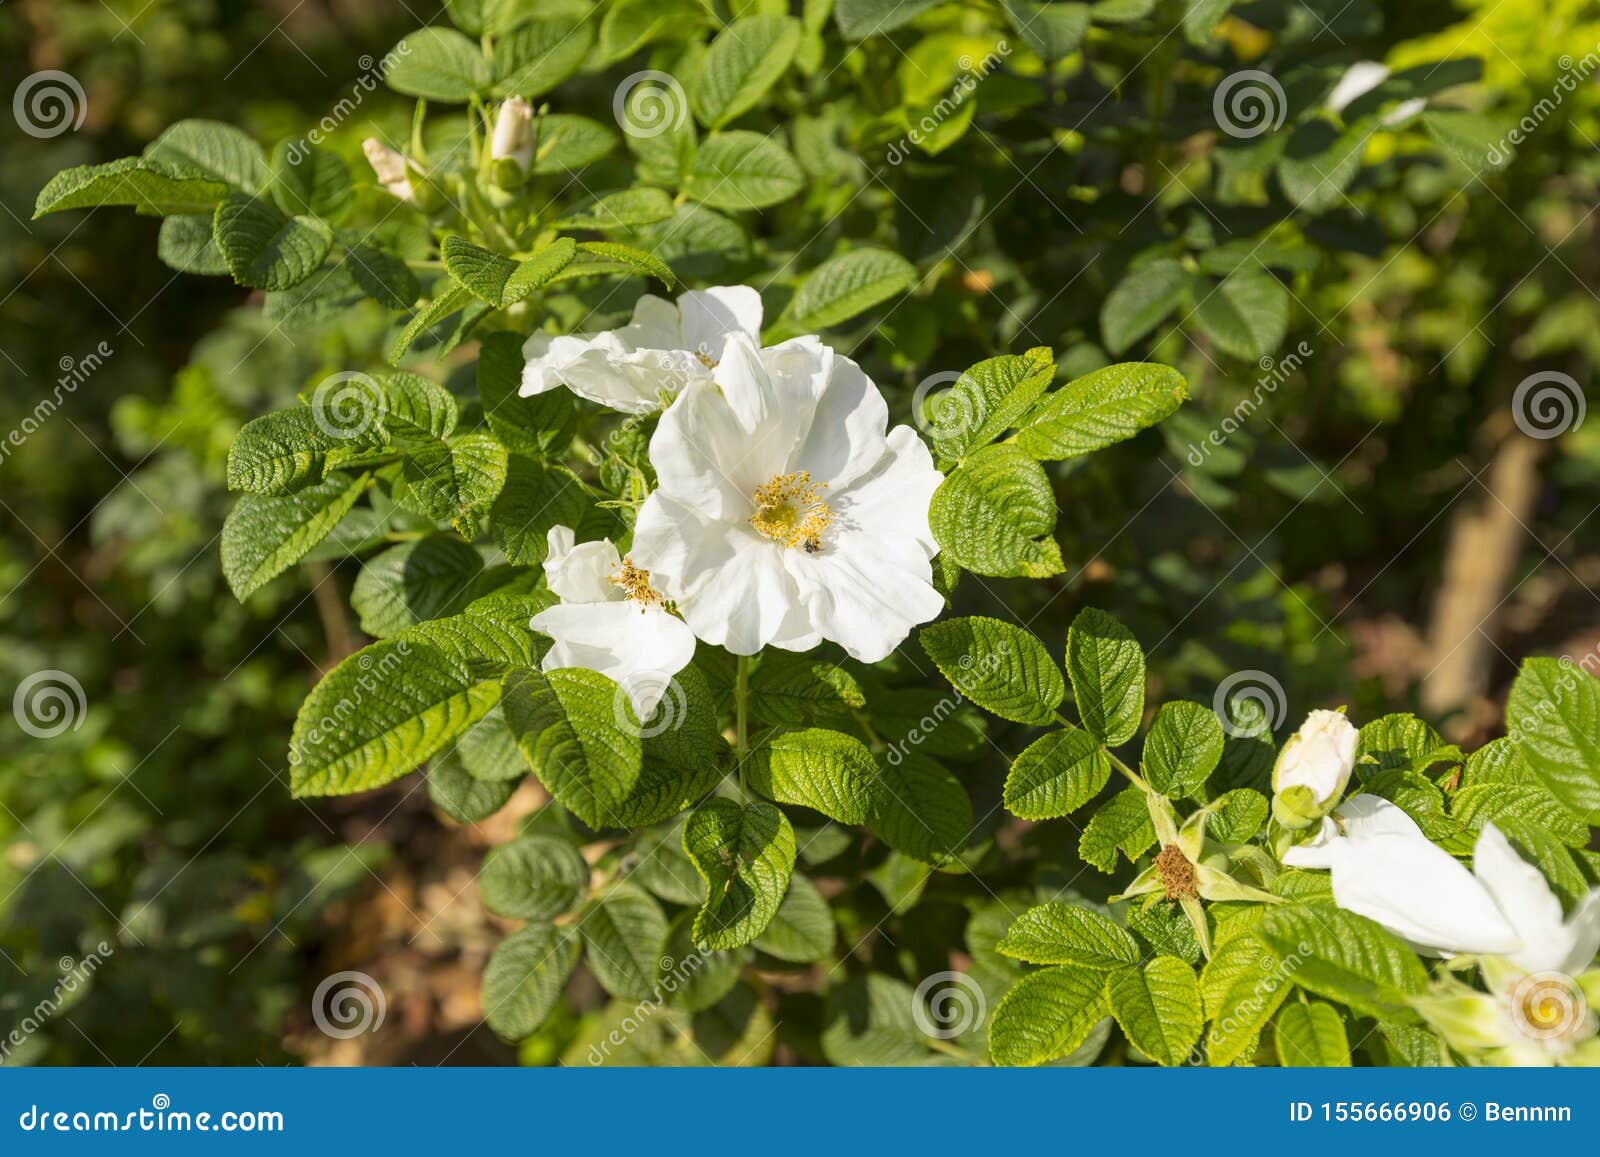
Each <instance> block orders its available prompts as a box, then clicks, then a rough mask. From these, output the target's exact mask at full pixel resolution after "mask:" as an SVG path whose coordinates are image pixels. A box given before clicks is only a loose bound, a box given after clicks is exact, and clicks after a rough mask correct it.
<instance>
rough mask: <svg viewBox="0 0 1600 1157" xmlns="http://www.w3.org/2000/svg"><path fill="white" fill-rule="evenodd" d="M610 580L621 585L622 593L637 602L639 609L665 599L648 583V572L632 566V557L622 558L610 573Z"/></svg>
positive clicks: (659, 602)
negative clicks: (619, 564)
mask: <svg viewBox="0 0 1600 1157" xmlns="http://www.w3.org/2000/svg"><path fill="white" fill-rule="evenodd" d="M610 581H611V585H612V586H614V587H621V588H622V593H623V594H625V595H627V596H628V597H629V598H630V599H632V600H633V601H634V602H636V603H638V604H639V609H640V610H641V611H642V610H643V609H644V608H645V607H650V606H659V605H661V603H663V602H665V601H666V600H665V599H663V598H662V595H661V592H660V591H658V590H656V588H655V587H653V586H651V585H650V572H649V571H647V570H641V569H639V568H638V567H636V566H634V565H633V559H632V558H625V559H623V560H622V565H621V566H620V567H618V568H617V569H616V570H615V571H614V572H613V573H612V575H611V579H610Z"/></svg>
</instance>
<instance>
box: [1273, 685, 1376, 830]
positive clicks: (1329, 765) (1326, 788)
mask: <svg viewBox="0 0 1600 1157" xmlns="http://www.w3.org/2000/svg"><path fill="white" fill-rule="evenodd" d="M1359 741H1360V733H1359V732H1358V731H1357V730H1356V729H1355V725H1354V724H1352V723H1351V722H1350V721H1349V720H1348V719H1346V718H1345V717H1344V714H1343V712H1339V711H1313V712H1311V714H1309V715H1307V716H1306V721H1305V722H1304V723H1302V724H1301V725H1300V730H1298V731H1296V732H1295V733H1294V734H1293V735H1291V736H1290V737H1289V741H1288V742H1287V743H1285V744H1284V745H1283V750H1282V751H1280V752H1279V753H1278V761H1277V763H1276V764H1275V765H1274V766H1273V768H1272V791H1273V796H1274V798H1273V805H1274V813H1275V814H1276V815H1277V817H1278V820H1279V822H1280V823H1282V824H1283V825H1284V826H1285V827H1290V828H1303V827H1306V826H1307V825H1309V824H1313V823H1315V822H1316V821H1317V820H1319V819H1321V818H1322V817H1323V816H1325V815H1327V814H1328V812H1330V811H1332V810H1333V807H1334V805H1335V804H1337V803H1338V802H1339V798H1340V797H1341V796H1342V795H1344V789H1345V786H1346V785H1347V784H1348V783H1349V782H1350V772H1351V770H1352V769H1353V768H1354V767H1355V765H1356V746H1357V744H1358V743H1359Z"/></svg>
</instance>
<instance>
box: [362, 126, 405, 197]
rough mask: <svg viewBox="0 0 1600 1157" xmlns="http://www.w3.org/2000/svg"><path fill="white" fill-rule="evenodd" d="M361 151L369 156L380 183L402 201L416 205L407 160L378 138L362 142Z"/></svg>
mask: <svg viewBox="0 0 1600 1157" xmlns="http://www.w3.org/2000/svg"><path fill="white" fill-rule="evenodd" d="M361 151H362V152H363V153H365V154H366V155H367V164H369V165H371V166H372V171H373V172H374V173H375V174H377V177H378V183H379V184H380V185H382V186H383V187H384V188H385V189H387V190H388V191H389V192H390V193H391V194H393V195H394V196H396V197H398V198H399V199H400V200H402V201H406V202H408V203H410V204H416V200H417V197H416V192H415V191H414V190H413V189H412V187H411V177H410V174H409V173H408V172H407V170H406V159H405V157H403V156H402V155H401V154H400V153H398V152H396V151H395V150H394V149H391V148H390V147H389V146H388V145H386V144H384V143H383V142H382V141H380V140H379V139H378V138H377V137H368V138H367V139H366V140H364V141H362V142H361Z"/></svg>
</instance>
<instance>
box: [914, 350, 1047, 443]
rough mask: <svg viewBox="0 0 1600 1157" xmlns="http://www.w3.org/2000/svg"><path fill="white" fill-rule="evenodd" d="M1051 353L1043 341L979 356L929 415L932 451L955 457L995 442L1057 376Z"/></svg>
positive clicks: (1016, 421) (1014, 423) (1015, 422)
mask: <svg viewBox="0 0 1600 1157" xmlns="http://www.w3.org/2000/svg"><path fill="white" fill-rule="evenodd" d="M1055 372H1056V363H1055V357H1054V356H1053V355H1052V354H1051V352H1050V350H1049V349H1048V348H1046V347H1044V346H1039V347H1038V348H1036V349H1031V350H1029V351H1028V352H1027V353H1025V354H1021V355H1015V354H1003V355H1001V356H1000V357H997V358H990V359H988V360H987V361H982V362H979V363H978V364H977V365H975V366H973V367H972V368H971V369H969V370H967V371H966V372H965V373H964V374H962V375H961V376H960V377H959V378H957V379H956V383H955V385H953V386H951V387H950V390H949V392H948V393H946V394H944V395H943V396H942V397H940V398H939V399H938V401H937V403H936V404H935V405H934V407H933V409H932V412H931V413H930V414H929V417H930V419H931V421H932V425H933V429H932V430H931V431H930V434H931V440H932V442H933V450H934V453H935V454H937V455H938V456H939V459H940V461H941V462H946V463H948V462H954V461H956V460H957V459H959V458H962V457H964V456H965V455H967V454H970V453H971V452H972V451H974V450H976V449H978V448H979V447H981V446H986V445H988V444H989V443H990V442H993V441H994V440H995V439H996V438H998V437H999V436H1000V435H1001V434H1003V433H1005V432H1006V430H1008V429H1010V428H1011V427H1012V426H1014V425H1016V424H1017V423H1018V420H1019V419H1020V418H1021V417H1022V415H1023V414H1024V413H1026V412H1027V410H1028V407H1029V406H1031V405H1033V403H1034V401H1035V400H1036V399H1037V398H1038V397H1039V395H1040V394H1042V393H1044V391H1045V390H1046V389H1048V388H1049V386H1050V382H1051V380H1052V379H1054V377H1055Z"/></svg>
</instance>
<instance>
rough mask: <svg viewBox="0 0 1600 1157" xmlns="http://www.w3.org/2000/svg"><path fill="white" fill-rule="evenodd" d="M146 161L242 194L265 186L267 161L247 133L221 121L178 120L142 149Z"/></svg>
mask: <svg viewBox="0 0 1600 1157" xmlns="http://www.w3.org/2000/svg"><path fill="white" fill-rule="evenodd" d="M144 156H145V158H146V159H147V160H151V161H158V162H160V163H161V164H164V165H171V166H172V167H174V168H178V169H187V170H192V171H194V172H196V173H201V174H204V175H205V176H207V177H213V178H215V179H216V180H219V181H224V182H226V183H227V184H228V185H230V186H231V187H233V188H234V189H237V190H238V191H239V192H241V193H255V192H257V191H259V190H260V189H261V186H262V185H264V184H266V182H267V178H268V169H267V158H266V155H265V154H264V153H263V152H262V151H261V146H260V145H258V144H257V143H256V141H255V138H254V137H252V136H251V135H250V134H249V133H247V132H245V131H244V130H242V129H239V128H236V127H234V126H233V125H230V124H225V123H224V122H222V121H211V120H201V119H197V118H196V119H190V120H181V121H178V122H177V123H176V124H173V125H169V126H168V127H167V128H166V129H164V130H163V131H162V133H161V135H160V136H158V137H157V138H156V139H155V140H153V141H151V142H150V143H149V144H148V145H146V146H145V150H144Z"/></svg>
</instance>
